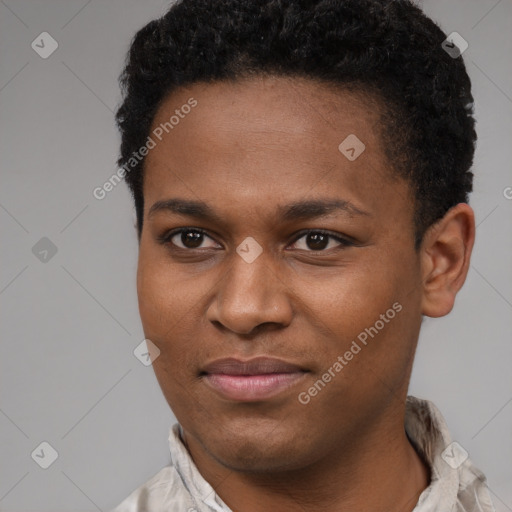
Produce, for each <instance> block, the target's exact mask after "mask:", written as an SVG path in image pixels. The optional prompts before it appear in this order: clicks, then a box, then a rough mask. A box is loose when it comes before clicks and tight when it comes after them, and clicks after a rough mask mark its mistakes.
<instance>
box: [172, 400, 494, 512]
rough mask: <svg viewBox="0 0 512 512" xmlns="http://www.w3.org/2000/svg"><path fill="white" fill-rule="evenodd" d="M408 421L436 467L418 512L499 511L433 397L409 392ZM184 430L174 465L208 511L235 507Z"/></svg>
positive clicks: (175, 441)
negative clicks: (208, 476)
mask: <svg viewBox="0 0 512 512" xmlns="http://www.w3.org/2000/svg"><path fill="white" fill-rule="evenodd" d="M404 426H405V431H406V433H407V436H408V438H409V440H410V441H411V443H412V444H413V446H414V448H415V449H416V451H417V452H418V454H419V455H420V457H422V459H423V460H424V461H425V463H426V464H427V465H428V466H429V467H430V472H431V481H430V484H429V486H428V487H427V488H426V489H425V490H424V491H423V492H422V493H421V495H420V497H419V499H418V503H417V505H416V507H415V508H414V510H413V512H436V511H439V510H445V511H454V512H465V511H471V512H495V509H494V507H493V505H492V502H491V499H490V495H489V491H488V489H487V486H486V478H485V475H484V474H483V473H482V472H481V471H480V470H479V469H477V468H476V467H475V466H474V465H473V464H472V462H471V461H470V459H469V458H468V457H467V452H466V451H465V449H464V448H463V447H462V446H461V445H460V444H458V443H456V442H452V440H451V438H450V433H449V431H448V428H447V426H446V423H445V420H444V418H443V417H442V415H441V413H440V412H439V410H438V409H437V407H436V406H435V405H434V404H433V403H432V402H430V401H428V400H422V399H419V398H416V397H413V396H408V397H407V401H406V408H405V424H404ZM181 433H182V428H181V426H180V425H179V424H178V423H175V424H174V425H173V426H172V428H171V431H170V434H169V448H170V452H171V460H172V464H173V466H174V467H175V468H176V471H177V472H178V474H179V475H180V478H181V480H182V482H183V484H184V485H185V487H186V488H187V490H188V492H189V493H190V495H191V496H193V497H194V499H195V501H197V502H202V504H204V506H206V507H207V508H206V509H205V510H209V511H214V512H231V510H230V509H229V507H228V506H227V505H226V504H225V503H224V502H223V501H222V499H221V498H220V497H219V496H218V495H217V493H216V492H215V490H214V489H213V487H212V486H211V485H210V484H209V483H208V482H207V481H206V480H205V479H204V478H203V476H202V475H201V474H200V473H199V470H198V469H197V467H196V465H195V463H194V461H193V460H192V458H191V456H190V454H189V452H188V450H187V448H186V446H185V445H184V443H183V441H182V436H181Z"/></svg>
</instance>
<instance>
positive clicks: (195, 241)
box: [158, 228, 218, 250]
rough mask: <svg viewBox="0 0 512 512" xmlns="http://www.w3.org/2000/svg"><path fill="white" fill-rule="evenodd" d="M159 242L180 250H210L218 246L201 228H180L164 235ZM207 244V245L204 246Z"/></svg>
mask: <svg viewBox="0 0 512 512" xmlns="http://www.w3.org/2000/svg"><path fill="white" fill-rule="evenodd" d="M158 239H159V241H160V242H161V243H162V244H164V245H171V246H175V247H178V248H179V249H184V250H187V249H210V248H214V247H217V246H218V244H217V242H215V241H214V240H213V239H212V238H211V237H209V236H208V235H207V234H206V232H205V231H203V230H202V229H199V228H180V229H175V230H173V231H170V232H168V233H164V234H163V235H162V236H160V237H159V238H158ZM203 244H206V245H203Z"/></svg>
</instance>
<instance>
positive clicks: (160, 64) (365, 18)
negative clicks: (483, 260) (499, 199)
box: [116, 0, 476, 248]
mask: <svg viewBox="0 0 512 512" xmlns="http://www.w3.org/2000/svg"><path fill="white" fill-rule="evenodd" d="M446 37H447V36H446V34H445V33H444V32H443V31H442V30H441V29H440V27H439V26H438V25H437V24H436V23H435V22H434V21H432V20H431V19H430V18H428V17H427V16H426V15H425V14H424V13H423V12H422V10H421V9H420V8H419V7H417V6H416V5H415V4H414V3H413V2H412V1H411V0H180V1H178V2H177V3H175V4H173V5H172V6H171V7H170V9H169V10H168V11H167V13H166V14H165V15H164V16H162V17H161V18H159V19H156V20H153V21H151V22H149V23H148V24H147V25H146V26H144V27H143V28H142V29H141V30H139V31H138V32H137V33H136V35H135V36H134V38H133V40H132V42H131V47H130V50H129V52H128V55H127V61H126V65H125V68H124V70H123V73H122V74H121V77H120V84H121V87H122V91H123V101H122V103H121V105H120V107H119V109H118V111H117V113H116V121H117V125H118V127H119V129H120V132H121V136H122V141H121V151H120V157H119V159H118V162H117V163H118V165H119V166H121V167H124V169H125V170H127V167H126V164H127V162H128V161H129V160H130V158H131V157H132V155H133V154H134V153H135V152H137V150H138V149H139V148H140V147H141V146H143V145H144V144H145V142H146V139H147V137H148V135H149V132H150V128H151V124H152V121H153V118H154V116H155V114H156V112H157V110H158V108H159V106H160V105H161V104H162V102H163V101H164V100H165V99H166V98H167V97H168V95H169V94H170V93H172V92H173V91H175V90H176V89H177V88H179V87H182V86H186V85H189V84H193V83H198V82H203V83H204V82H206V83H208V82H210V83H211V82H215V81H222V80H237V79H240V78H243V77H248V76H254V75H277V76H288V77H303V78H308V79H311V80H314V81H317V82H321V83H322V82H323V83H328V84H331V85H337V86H341V87H347V88H350V89H355V90H359V91H363V92H365V93H367V94H368V95H372V97H373V98H377V100H378V103H379V105H380V106H381V109H380V111H381V112H380V115H381V119H382V123H381V125H382V128H381V132H382V133H381V137H382V140H383V141H384V147H385V148H386V153H387V157H388V158H389V160H390V162H391V164H392V167H393V169H392V172H393V173H396V175H398V176H400V177H402V178H404V179H406V180H408V183H409V184H410V186H411V190H412V193H413V196H414V206H415V210H414V211H415V214H414V219H413V220H414V226H415V245H416V248H418V247H419V245H420V243H421V240H422V238H423V235H424V233H425V231H426V230H427V229H428V227H429V226H431V225H432V224H434V223H435V222H436V221H437V220H438V219H440V218H441V217H443V216H444V214H445V213H446V212H447V211H448V210H449V209H450V208H451V207H452V206H454V205H456V204H458V203H460V202H468V195H469V193H470V192H471V191H472V181H473V174H472V172H471V170H470V169H471V165H472V162H473V155H474V150H475V141H476V132H475V120H474V117H473V97H472V94H471V82H470V79H469V77H468V75H467V72H466V68H465V66H464V62H463V60H462V57H461V56H459V57H457V58H452V56H450V55H449V54H448V53H447V52H445V51H444V50H443V48H442V46H441V43H442V42H443V41H444V40H445V39H446ZM132 165H133V164H132ZM143 172H144V159H140V161H138V162H137V164H136V165H134V166H133V168H132V169H130V170H129V172H126V174H125V179H126V181H127V183H128V186H129V187H130V191H131V193H132V196H133V199H134V203H135V210H136V216H137V227H138V234H139V237H140V234H141V232H142V223H143V211H144V196H143V190H142V183H143ZM390 174H391V173H390Z"/></svg>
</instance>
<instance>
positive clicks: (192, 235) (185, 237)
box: [181, 231, 203, 249]
mask: <svg viewBox="0 0 512 512" xmlns="http://www.w3.org/2000/svg"><path fill="white" fill-rule="evenodd" d="M202 241H203V234H202V233H199V232H198V231H185V232H183V233H181V242H182V243H183V245H184V246H185V247H188V248H189V249H191V248H192V249H193V248H196V247H199V246H200V245H201V243H202Z"/></svg>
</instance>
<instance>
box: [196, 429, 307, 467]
mask: <svg viewBox="0 0 512 512" xmlns="http://www.w3.org/2000/svg"><path fill="white" fill-rule="evenodd" d="M278 430H279V431H278ZM221 433H224V435H222V434H221ZM209 434H210V435H208V439H203V443H202V444H203V446H204V447H205V448H206V449H207V451H208V452H209V453H210V455H211V456H212V457H213V458H214V459H216V460H217V462H219V463H220V464H222V465H223V466H224V467H226V468H228V469H230V470H232V471H238V472H252V473H265V472H279V471H289V470H294V469H300V468H302V467H304V466H305V465H307V464H308V463H310V462H311V460H310V457H309V456H308V453H309V451H310V449H311V447H310V446H309V444H306V439H304V438H303V436H302V435H300V434H298V433H297V432H293V431H289V430H288V431H287V429H277V428H275V425H274V428H273V429H265V428H262V429H260V430H255V429H254V427H253V428H249V429H242V428H239V427H235V428H231V429H230V428H228V429H222V428H220V429H219V430H217V432H216V433H215V435H214V436H211V431H210V433H209ZM309 441H311V439H309ZM313 453H314V450H313Z"/></svg>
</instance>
